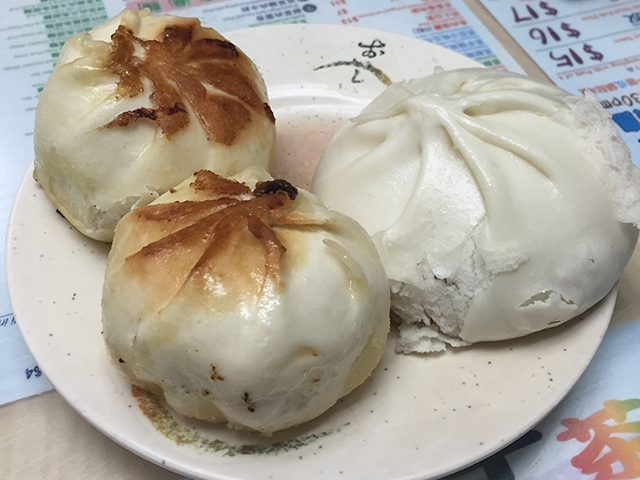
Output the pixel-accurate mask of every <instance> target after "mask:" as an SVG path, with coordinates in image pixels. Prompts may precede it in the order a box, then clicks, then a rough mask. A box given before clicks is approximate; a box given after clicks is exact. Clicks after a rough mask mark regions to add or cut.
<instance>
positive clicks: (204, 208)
mask: <svg viewBox="0 0 640 480" xmlns="http://www.w3.org/2000/svg"><path fill="white" fill-rule="evenodd" d="M190 187H191V188H192V189H193V190H194V191H195V192H196V193H197V196H198V198H201V200H200V201H182V202H173V203H166V204H155V205H149V206H146V207H140V208H138V209H136V210H134V211H133V212H132V213H131V214H130V215H128V216H127V217H126V219H127V220H126V222H125V224H124V225H126V224H129V225H128V226H127V227H123V228H127V229H128V230H127V231H128V232H129V233H128V235H130V236H131V238H136V239H138V243H137V246H136V247H135V248H136V249H135V250H134V251H133V253H131V254H130V255H128V257H127V259H126V260H125V268H126V269H128V271H129V274H130V275H132V276H133V277H134V278H138V279H139V281H140V285H141V286H143V288H145V289H148V291H149V292H150V293H151V292H152V295H150V298H153V301H154V302H156V304H155V306H154V307H153V308H163V307H164V305H166V304H167V303H168V302H170V301H171V300H172V299H173V298H174V297H175V296H176V295H179V294H180V292H186V291H190V289H191V288H194V289H196V290H197V291H199V292H202V291H206V292H207V293H208V295H209V298H214V297H215V298H216V299H217V300H216V301H215V302H214V303H213V305H215V308H219V309H221V310H222V309H226V308H235V306H237V305H238V303H239V302H242V301H244V300H245V299H247V300H249V299H253V298H255V296H256V295H260V294H261V293H262V292H264V289H265V288H267V287H268V286H272V287H274V288H280V287H281V286H282V285H283V283H282V276H281V271H282V268H283V262H284V255H285V252H286V248H285V246H284V245H283V244H282V242H281V240H280V238H279V237H278V235H277V234H276V230H277V229H278V228H280V227H287V226H288V225H305V224H307V223H308V222H309V220H307V219H306V218H305V216H304V215H301V214H300V213H299V212H296V211H295V205H294V200H293V198H295V195H296V194H297V190H296V189H295V187H293V186H291V185H290V184H288V183H287V182H285V181H281V180H274V181H272V182H262V183H259V184H258V185H257V186H256V188H255V189H254V191H253V192H252V191H251V190H250V189H249V187H248V186H246V185H245V184H242V183H240V182H236V181H233V180H230V179H225V178H223V177H220V176H218V175H216V174H214V173H212V172H208V171H204V170H203V171H200V172H197V173H196V177H195V179H194V181H192V182H191V184H190ZM146 239H148V240H146ZM213 373H216V372H213ZM215 376H216V375H212V378H213V379H215V378H214V377H215ZM218 379H220V378H218Z"/></svg>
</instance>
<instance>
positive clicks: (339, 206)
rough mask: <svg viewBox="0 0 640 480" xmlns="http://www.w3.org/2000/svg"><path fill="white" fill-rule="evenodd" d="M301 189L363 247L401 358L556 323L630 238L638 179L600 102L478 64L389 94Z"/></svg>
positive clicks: (622, 260)
mask: <svg viewBox="0 0 640 480" xmlns="http://www.w3.org/2000/svg"><path fill="white" fill-rule="evenodd" d="M311 190H312V192H314V193H315V194H317V195H318V196H319V197H320V199H321V200H322V201H323V202H324V203H325V204H326V205H327V206H328V207H329V208H331V209H335V210H337V211H340V212H342V213H345V214H347V215H350V216H351V217H353V218H354V219H355V220H357V221H358V222H360V223H361V224H362V225H363V226H364V228H365V229H366V230H367V231H368V233H369V234H370V235H372V236H373V239H374V241H375V243H376V246H377V247H378V251H379V253H380V256H381V258H382V261H383V263H384V265H385V269H386V271H387V274H388V276H389V278H390V282H391V288H392V311H393V312H394V314H395V316H397V317H398V318H399V322H400V324H399V332H400V335H399V341H398V344H397V349H398V350H399V351H401V352H407V353H408V352H429V351H435V350H442V349H444V348H445V347H446V345H447V344H450V345H466V344H469V343H472V342H479V341H486V340H502V339H508V338H514V337H519V336H523V335H526V334H529V333H531V332H535V331H538V330H542V329H545V328H548V327H552V326H555V325H559V324H561V323H563V322H566V321H567V320H569V319H571V318H573V317H575V316H577V315H579V314H580V313H582V312H584V311H585V310H587V309H588V308H590V307H591V306H592V305H594V304H595V303H596V302H598V301H599V300H600V299H602V298H603V297H604V296H605V295H606V294H607V292H609V290H610V289H611V288H612V287H613V285H614V284H615V282H616V281H617V280H618V278H619V276H620V275H621V273H622V270H623V269H624V267H625V265H626V263H627V261H628V259H629V258H630V256H631V253H632V251H633V249H634V246H635V244H636V241H637V238H638V230H637V225H638V220H639V219H640V176H639V171H638V169H637V168H636V167H634V166H633V164H632V163H631V160H630V155H629V151H628V149H627V147H626V145H625V144H624V142H623V140H622V139H621V137H620V135H619V134H618V131H617V130H616V128H615V126H614V124H613V122H612V121H611V120H610V117H609V115H608V114H607V113H606V112H605V111H604V110H603V109H602V108H601V106H600V105H599V104H598V102H597V101H596V100H595V99H594V98H592V97H586V98H582V97H577V96H573V95H570V94H569V93H567V92H565V91H563V90H561V89H560V88H557V87H555V86H552V85H548V84H543V83H541V82H538V81H535V80H533V79H530V78H527V77H523V76H520V75H515V74H510V73H505V72H497V71H494V70H489V69H486V70H485V69H461V70H453V71H446V72H437V73H435V74H433V75H431V76H428V77H425V78H421V79H416V80H411V81H406V82H401V83H398V84H395V85H392V86H390V87H389V88H388V89H387V90H386V91H385V92H383V93H382V94H381V95H380V96H379V97H378V98H376V99H374V100H373V101H372V103H371V104H370V105H369V106H368V107H367V108H365V110H364V111H363V112H362V114H361V115H360V116H358V117H357V118H355V119H354V120H353V121H352V122H351V123H350V124H349V125H347V126H345V127H344V128H343V129H342V130H341V131H339V132H338V133H337V134H336V136H335V137H334V139H333V140H332V143H331V144H330V145H329V147H328V148H327V150H326V151H325V154H324V156H323V157H322V158H321V160H320V163H319V165H318V168H317V170H316V173H315V176H314V178H313V181H312V185H311Z"/></svg>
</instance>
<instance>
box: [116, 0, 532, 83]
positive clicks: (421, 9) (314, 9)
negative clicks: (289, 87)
mask: <svg viewBox="0 0 640 480" xmlns="http://www.w3.org/2000/svg"><path fill="white" fill-rule="evenodd" d="M121 1H122V2H123V4H124V5H125V6H126V7H127V8H131V9H135V10H138V9H141V8H149V9H150V10H151V11H153V12H157V13H171V14H174V15H183V14H184V15H194V16H197V17H199V18H200V19H201V20H202V22H203V23H204V24H205V25H208V26H211V27H214V28H216V29H218V30H220V31H222V32H224V31H229V30H232V29H233V30H235V29H240V28H249V27H255V26H259V25H268V24H273V23H330V24H341V25H353V26H359V27H365V28H373V29H379V30H385V31H391V32H395V33H399V34H402V35H407V36H412V37H415V38H419V39H421V40H426V41H428V42H431V43H436V44H438V45H441V46H443V47H446V48H448V49H450V50H454V51H456V52H458V53H461V54H462V55H465V56H467V57H469V58H472V59H474V60H476V61H478V62H480V63H482V64H484V65H486V66H498V65H503V66H504V67H505V68H507V69H508V70H511V71H514V72H521V71H522V70H521V68H520V66H519V65H518V64H517V62H515V60H513V58H512V57H511V56H510V55H509V54H508V53H507V52H506V50H505V49H504V48H503V47H502V45H500V43H499V42H498V41H497V40H496V39H495V38H494V37H493V36H492V35H491V34H490V33H489V31H488V30H487V29H486V27H485V26H484V25H483V24H482V23H481V22H480V21H478V19H477V18H476V16H475V15H474V14H473V13H472V12H471V11H470V10H469V9H468V8H467V6H466V5H465V4H464V3H463V2H450V1H447V0H421V1H419V0H418V1H416V0H375V1H372V0H243V1H224V0H222V1H220V0H218V1H211V0H121ZM115 13H117V10H113V12H110V14H115Z"/></svg>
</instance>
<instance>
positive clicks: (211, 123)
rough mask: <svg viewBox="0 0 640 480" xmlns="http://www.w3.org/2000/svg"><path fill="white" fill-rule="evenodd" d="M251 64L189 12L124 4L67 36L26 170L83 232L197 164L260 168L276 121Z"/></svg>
mask: <svg viewBox="0 0 640 480" xmlns="http://www.w3.org/2000/svg"><path fill="white" fill-rule="evenodd" d="M267 102H268V99H267V93H266V87H265V85H264V82H263V80H262V78H261V76H260V74H259V73H258V71H257V69H256V67H255V65H254V64H253V63H252V62H251V60H250V59H249V58H248V57H247V56H246V55H245V54H244V53H243V52H241V51H240V50H239V49H238V48H237V47H236V46H235V45H233V44H232V43H230V42H229V41H227V40H226V39H225V38H224V37H222V36H221V35H220V34H218V33H217V32H216V31H215V30H213V29H211V28H204V27H202V26H201V25H200V22H199V21H198V20H197V19H195V18H181V17H173V16H169V15H163V16H153V15H150V14H149V12H148V11H142V12H134V11H131V10H125V11H123V12H122V13H121V14H120V15H118V16H116V17H114V18H112V19H110V20H108V21H107V22H106V23H104V24H102V25H99V26H97V27H95V28H94V29H93V30H91V31H90V32H89V33H87V34H84V35H74V36H72V37H70V38H69V39H68V40H67V42H66V43H65V45H64V47H63V49H62V52H61V54H60V57H59V59H58V62H57V64H56V66H55V68H54V71H53V73H52V74H51V76H50V78H49V79H48V81H47V84H46V85H45V87H44V89H43V91H42V93H41V94H40V98H39V101H38V106H37V109H36V119H35V131H34V137H35V138H34V145H35V172H34V177H35V179H36V180H37V181H38V183H40V185H42V188H43V189H44V191H45V193H46V194H47V196H48V197H49V199H50V200H51V201H52V202H53V204H54V205H55V206H56V208H58V209H59V210H60V212H61V213H62V214H63V215H64V216H65V217H66V218H67V219H68V220H69V221H70V222H71V223H72V224H73V225H74V226H75V227H76V228H78V230H80V231H81V232H82V233H84V234H86V235H88V236H90V237H92V238H95V239H97V240H102V241H110V240H111V239H112V237H113V229H114V228H115V225H116V223H117V221H118V220H119V219H120V218H121V217H122V216H123V215H124V214H125V213H127V212H128V211H129V210H131V209H132V208H134V207H137V206H140V205H146V204H148V203H150V202H151V201H153V200H154V199H156V198H158V196H159V195H161V194H162V193H164V192H166V191H167V190H168V189H169V188H171V187H173V186H175V185H177V184H178V183H180V182H181V181H183V180H184V179H185V178H187V177H189V176H190V175H191V174H192V173H193V172H195V171H197V170H200V169H203V168H204V169H209V170H213V171H215V172H217V173H220V174H221V175H232V174H235V173H238V172H240V171H241V170H243V169H245V168H246V167H248V166H251V165H257V166H260V167H263V168H268V167H269V165H270V162H271V159H272V156H273V151H274V148H275V124H274V122H275V121H274V118H273V113H272V112H271V110H270V108H269V106H268V104H267Z"/></svg>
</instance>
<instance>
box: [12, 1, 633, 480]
mask: <svg viewBox="0 0 640 480" xmlns="http://www.w3.org/2000/svg"><path fill="white" fill-rule="evenodd" d="M50 1H53V0H50ZM325 1H327V2H328V1H329V0H325ZM316 3H321V2H316ZM465 3H466V4H467V6H468V7H469V9H470V10H471V11H472V12H473V13H474V14H476V15H477V17H478V18H479V19H480V21H481V22H482V23H483V24H484V25H485V26H486V27H487V28H488V30H489V31H490V32H491V33H492V34H493V35H494V36H495V37H496V38H497V39H498V41H499V42H500V43H501V44H502V46H503V47H504V48H505V49H506V50H507V52H509V54H510V55H511V56H512V57H513V58H514V59H515V60H516V61H517V62H518V63H519V64H520V66H521V67H522V69H523V70H524V71H525V72H526V73H527V74H529V75H531V76H533V77H537V78H542V79H547V80H548V78H547V76H546V75H545V73H544V72H543V71H542V70H541V69H540V68H539V67H538V66H537V65H536V63H535V62H534V61H533V60H532V59H531V58H530V57H529V56H528V55H527V54H526V53H525V52H524V51H523V50H522V48H520V47H519V45H518V44H517V43H516V42H515V41H514V40H513V39H512V38H511V36H510V35H509V34H508V33H507V32H506V31H505V29H504V28H503V27H502V26H501V25H500V24H499V23H498V22H497V21H496V20H495V19H494V18H493V17H492V16H491V15H490V14H489V12H488V11H487V10H486V9H485V7H484V6H483V5H482V4H481V3H480V2H479V1H473V0H467V1H466V2H465ZM0 26H2V20H1V19H0ZM1 74H2V73H1V72H0V75H1ZM639 294H640V252H639V251H638V250H636V252H635V253H634V255H633V257H632V259H631V261H630V263H629V265H628V267H627V269H626V270H625V272H624V274H623V276H622V278H621V280H620V282H619V295H618V300H617V304H616V308H615V312H614V315H613V320H612V326H611V327H610V328H611V329H616V328H619V327H620V326H622V325H624V324H628V323H633V322H635V321H636V320H637V319H638V318H640V301H639V299H640V295H639ZM635 378H636V379H637V378H638V377H637V376H636V377H635ZM636 381H637V380H636ZM639 394H640V391H637V392H636V393H635V395H636V397H637V396H638V395H639ZM636 451H637V449H636ZM576 472H578V471H577V470H576ZM574 473H575V472H574ZM465 475H466V476H468V478H469V479H472V478H473V479H482V478H490V479H491V480H496V479H498V478H508V477H498V476H494V477H491V474H490V473H488V470H486V469H484V470H483V469H481V468H478V469H477V470H476V471H475V472H474V471H473V470H470V471H469V472H468V473H467V474H465ZM0 477H1V478H6V479H11V480H18V479H20V480H22V479H76V478H83V479H84V478H86V479H92V480H101V479H109V480H113V479H177V478H182V477H181V476H180V475H177V474H175V473H171V472H169V471H167V470H164V469H162V468H160V467H158V466H155V465H153V464H151V463H148V462H147V461H145V460H143V459H141V458H139V457H138V456H136V455H135V454H133V453H131V452H129V451H127V450H125V449H124V448H122V447H120V446H119V445H117V444H116V443H114V442H112V441H111V440H109V439H108V438H107V437H105V436H104V435H102V434H101V433H99V432H98V431H97V430H96V429H94V428H93V427H92V426H91V425H89V424H88V423H87V422H86V421H85V420H84V419H83V418H81V417H80V416H79V415H78V414H77V413H76V412H75V411H74V410H72V409H71V408H70V407H69V405H67V403H66V402H65V401H64V400H63V399H62V398H61V397H60V396H59V395H58V394H57V393H55V392H53V391H51V392H47V393H44V394H41V395H36V396H32V397H30V398H26V399H22V400H19V401H16V402H13V403H10V404H7V405H4V406H2V407H0ZM516 478H518V479H520V478H529V477H528V476H527V475H526V474H520V475H519V476H518V475H516ZM532 478H533V477H532ZM540 478H543V477H540ZM556 478H585V479H593V478H595V477H594V475H593V474H585V475H583V476H581V475H580V474H579V472H578V473H575V476H573V477H559V476H558V477H556ZM602 478H603V479H605V480H606V478H611V479H613V478H614V477H613V476H609V477H602ZM620 478H636V477H620ZM598 480H600V477H599V479H598Z"/></svg>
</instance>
